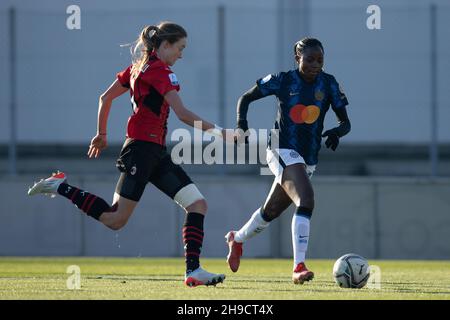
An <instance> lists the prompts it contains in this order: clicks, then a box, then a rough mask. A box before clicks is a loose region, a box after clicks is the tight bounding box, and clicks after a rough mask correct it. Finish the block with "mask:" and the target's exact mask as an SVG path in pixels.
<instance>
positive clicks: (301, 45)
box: [294, 37, 325, 56]
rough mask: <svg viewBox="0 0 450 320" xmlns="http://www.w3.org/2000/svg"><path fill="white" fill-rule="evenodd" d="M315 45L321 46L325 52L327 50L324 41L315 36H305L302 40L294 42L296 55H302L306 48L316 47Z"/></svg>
mask: <svg viewBox="0 0 450 320" xmlns="http://www.w3.org/2000/svg"><path fill="white" fill-rule="evenodd" d="M315 47H319V48H320V49H322V52H323V53H325V50H323V46H322V43H321V42H320V41H319V40H317V39H315V38H308V37H306V38H303V39H302V40H299V41H297V42H296V43H295V44H294V54H295V55H296V56H300V55H301V54H302V53H303V51H304V50H305V49H306V48H315Z"/></svg>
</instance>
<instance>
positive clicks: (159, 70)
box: [117, 52, 180, 145]
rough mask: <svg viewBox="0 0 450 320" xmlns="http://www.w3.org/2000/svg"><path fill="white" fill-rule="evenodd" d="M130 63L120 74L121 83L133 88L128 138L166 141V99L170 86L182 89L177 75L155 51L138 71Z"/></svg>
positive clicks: (161, 142) (163, 142)
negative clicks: (137, 72) (133, 71)
mask: <svg viewBox="0 0 450 320" xmlns="http://www.w3.org/2000/svg"><path fill="white" fill-rule="evenodd" d="M131 68H132V66H129V67H128V68H126V69H125V70H123V71H121V72H119V73H118V74H117V79H118V80H119V82H120V84H121V85H122V86H124V87H126V88H130V95H131V104H132V107H133V114H132V115H131V116H130V118H129V119H128V125H127V138H132V139H136V140H144V141H150V142H154V143H157V144H160V145H165V138H166V134H167V119H168V117H169V110H170V108H169V105H168V104H167V102H166V101H165V99H164V96H165V95H166V93H168V92H169V91H171V90H177V91H179V90H180V86H179V84H178V80H177V77H176V75H175V74H174V73H173V72H172V70H170V68H169V66H168V65H167V64H165V63H164V62H162V61H161V60H160V59H159V58H158V57H157V56H156V53H155V52H153V53H152V54H151V55H150V57H149V60H148V61H147V63H146V64H144V65H143V66H142V68H141V70H140V72H139V74H138V75H137V77H133V76H132V75H131Z"/></svg>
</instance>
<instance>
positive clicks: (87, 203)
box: [58, 183, 111, 220]
mask: <svg viewBox="0 0 450 320" xmlns="http://www.w3.org/2000/svg"><path fill="white" fill-rule="evenodd" d="M58 193H59V194H60V195H62V196H63V197H66V198H67V199H69V200H70V201H72V203H73V204H74V205H75V206H76V207H77V208H78V209H80V210H81V211H83V212H85V213H86V214H87V215H88V216H91V217H92V218H94V219H97V220H99V218H100V216H101V215H102V213H103V212H105V211H108V210H110V209H111V206H110V205H109V204H108V203H107V202H106V201H105V200H103V199H102V198H99V197H97V196H96V195H94V194H91V193H89V192H86V191H84V190H81V189H78V188H77V187H74V186H71V185H68V184H67V183H61V184H60V185H59V187H58Z"/></svg>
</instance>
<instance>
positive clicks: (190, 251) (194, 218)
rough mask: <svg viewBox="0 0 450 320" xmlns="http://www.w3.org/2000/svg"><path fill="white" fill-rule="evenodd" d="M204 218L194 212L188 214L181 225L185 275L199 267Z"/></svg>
mask: <svg viewBox="0 0 450 320" xmlns="http://www.w3.org/2000/svg"><path fill="white" fill-rule="evenodd" d="M204 218H205V216H204V215H203V214H200V213H196V212H188V213H187V214H186V220H185V221H184V225H183V243H184V256H185V257H186V273H189V272H191V271H194V270H195V269H197V268H198V267H199V266H200V252H201V250H202V244H203V219H204Z"/></svg>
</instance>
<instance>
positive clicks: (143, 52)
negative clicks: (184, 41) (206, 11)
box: [131, 21, 187, 77]
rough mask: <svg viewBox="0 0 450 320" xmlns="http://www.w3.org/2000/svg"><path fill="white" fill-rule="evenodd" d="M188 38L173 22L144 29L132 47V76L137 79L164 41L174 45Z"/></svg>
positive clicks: (184, 31)
mask: <svg viewBox="0 0 450 320" xmlns="http://www.w3.org/2000/svg"><path fill="white" fill-rule="evenodd" d="M185 37H187V32H186V30H184V29H183V27H182V26H180V25H178V24H175V23H172V22H167V21H164V22H161V23H159V24H158V25H157V26H155V25H151V26H146V27H144V29H142V31H141V33H140V35H139V37H138V39H137V40H136V41H135V43H134V46H132V47H131V56H132V61H133V68H132V71H131V73H132V76H133V77H136V76H137V74H138V73H139V71H140V70H141V68H142V66H143V65H144V64H145V63H146V62H147V61H148V58H149V56H150V54H151V53H152V51H154V50H157V49H158V48H159V46H160V45H161V43H162V42H163V41H165V40H166V41H168V42H169V43H171V44H173V43H175V42H177V41H178V40H180V39H181V38H185Z"/></svg>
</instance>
